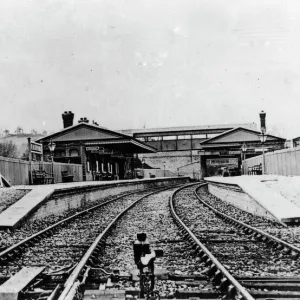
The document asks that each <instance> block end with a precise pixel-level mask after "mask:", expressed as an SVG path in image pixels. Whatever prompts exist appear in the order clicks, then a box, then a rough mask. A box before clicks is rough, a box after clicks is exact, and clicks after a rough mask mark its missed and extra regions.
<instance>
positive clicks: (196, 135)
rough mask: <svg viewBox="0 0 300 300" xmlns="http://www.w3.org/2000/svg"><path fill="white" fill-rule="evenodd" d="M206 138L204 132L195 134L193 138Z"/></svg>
mask: <svg viewBox="0 0 300 300" xmlns="http://www.w3.org/2000/svg"><path fill="white" fill-rule="evenodd" d="M205 138H206V134H205V133H202V134H193V139H205Z"/></svg>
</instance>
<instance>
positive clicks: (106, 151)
mask: <svg viewBox="0 0 300 300" xmlns="http://www.w3.org/2000/svg"><path fill="white" fill-rule="evenodd" d="M99 153H101V154H113V153H114V151H113V150H110V149H105V148H102V149H101V150H99Z"/></svg>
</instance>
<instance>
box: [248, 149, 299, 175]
mask: <svg viewBox="0 0 300 300" xmlns="http://www.w3.org/2000/svg"><path fill="white" fill-rule="evenodd" d="M262 162H263V158H262V155H259V156H256V157H253V158H249V159H246V160H245V161H244V170H245V171H246V172H247V171H248V167H252V166H254V165H259V164H260V163H262ZM265 166H266V174H274V175H285V176H291V175H300V147H296V148H289V149H282V150H278V151H274V152H269V153H266V154H265Z"/></svg>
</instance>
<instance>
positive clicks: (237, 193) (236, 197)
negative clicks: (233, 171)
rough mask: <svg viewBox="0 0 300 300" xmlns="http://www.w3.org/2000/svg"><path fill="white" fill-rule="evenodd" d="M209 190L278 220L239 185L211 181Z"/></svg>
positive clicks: (236, 203) (245, 208)
mask: <svg viewBox="0 0 300 300" xmlns="http://www.w3.org/2000/svg"><path fill="white" fill-rule="evenodd" d="M208 190H209V192H210V193H211V194H212V195H214V196H216V197H217V198H219V199H221V200H223V201H225V202H228V203H230V204H232V205H234V206H236V207H238V208H240V209H242V210H244V211H247V212H249V213H252V214H254V215H257V216H261V217H265V218H268V219H271V220H276V221H277V218H276V217H275V216H273V215H272V214H271V213H270V212H269V211H268V210H266V209H265V208H264V207H263V206H261V205H260V204H259V203H258V202H257V201H256V200H255V199H253V198H251V197H250V196H249V195H248V194H247V193H245V192H244V191H243V190H242V189H241V188H240V187H239V186H238V185H230V184H226V185H225V184H220V183H209V184H208Z"/></svg>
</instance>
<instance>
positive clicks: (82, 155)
mask: <svg viewBox="0 0 300 300" xmlns="http://www.w3.org/2000/svg"><path fill="white" fill-rule="evenodd" d="M80 159H81V165H82V180H83V181H86V151H85V145H84V144H80Z"/></svg>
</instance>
